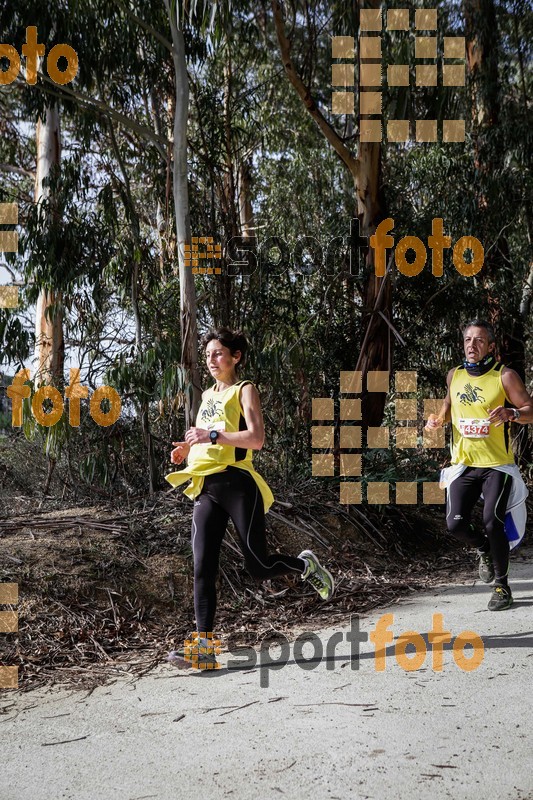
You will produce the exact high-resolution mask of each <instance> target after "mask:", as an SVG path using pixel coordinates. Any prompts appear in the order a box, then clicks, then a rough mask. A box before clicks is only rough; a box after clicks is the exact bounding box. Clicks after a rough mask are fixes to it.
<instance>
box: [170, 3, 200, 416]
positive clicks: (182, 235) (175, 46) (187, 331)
mask: <svg viewBox="0 0 533 800" xmlns="http://www.w3.org/2000/svg"><path fill="white" fill-rule="evenodd" d="M165 7H166V10H167V14H168V19H169V24H170V30H171V33H172V59H173V62H174V76H175V81H176V105H175V108H174V134H173V138H174V141H173V153H172V155H173V163H172V174H173V196H174V213H175V217H176V237H177V249H178V269H179V281H180V311H181V314H180V329H181V363H182V367H183V368H184V370H185V374H186V376H187V380H188V383H189V387H190V389H189V393H188V395H187V394H186V396H185V425H186V427H187V428H189V427H191V425H194V421H195V419H196V414H197V412H198V409H199V407H200V401H201V386H200V370H199V368H198V327H197V308H196V291H195V286H194V277H193V274H192V270H191V267H189V266H187V267H186V266H185V249H184V245H185V244H188V245H190V244H191V218H190V213H189V187H188V183H187V121H188V115H189V79H188V75H187V62H186V58H185V41H184V39H183V32H182V31H181V30H180V28H179V20H178V11H177V6H176V11H175V14H174V13H173V11H172V10H171V6H170V2H169V0H165Z"/></svg>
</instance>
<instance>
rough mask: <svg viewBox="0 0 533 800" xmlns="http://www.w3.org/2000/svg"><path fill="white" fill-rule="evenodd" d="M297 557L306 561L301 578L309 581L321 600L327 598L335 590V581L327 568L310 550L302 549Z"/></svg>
mask: <svg viewBox="0 0 533 800" xmlns="http://www.w3.org/2000/svg"><path fill="white" fill-rule="evenodd" d="M298 558H301V559H303V560H304V561H306V562H307V567H306V568H305V570H304V571H303V572H302V580H303V581H309V583H310V584H311V586H312V587H313V589H315V591H317V592H318V594H319V595H320V597H321V598H322V600H329V599H330V597H331V596H332V594H333V592H334V590H335V582H334V580H333V576H332V574H331V572H330V571H329V570H327V569H326V568H325V567H323V566H322V564H321V563H320V561H319V560H318V558H317V557H316V556H315V554H314V553H313V551H312V550H303V551H302V552H301V553H300V555H299V556H298Z"/></svg>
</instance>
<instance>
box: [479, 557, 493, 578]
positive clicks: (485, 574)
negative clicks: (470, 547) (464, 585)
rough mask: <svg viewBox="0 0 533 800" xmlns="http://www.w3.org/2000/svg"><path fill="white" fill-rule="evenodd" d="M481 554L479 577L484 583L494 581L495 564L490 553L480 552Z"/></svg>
mask: <svg viewBox="0 0 533 800" xmlns="http://www.w3.org/2000/svg"><path fill="white" fill-rule="evenodd" d="M478 556H479V577H480V579H481V580H482V581H483V583H492V581H493V580H494V564H493V562H492V556H491V554H490V553H480V552H478Z"/></svg>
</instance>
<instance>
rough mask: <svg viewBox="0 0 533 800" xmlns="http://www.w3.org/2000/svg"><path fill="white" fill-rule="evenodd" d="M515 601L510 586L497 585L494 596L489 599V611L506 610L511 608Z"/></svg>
mask: <svg viewBox="0 0 533 800" xmlns="http://www.w3.org/2000/svg"><path fill="white" fill-rule="evenodd" d="M512 603H513V595H512V594H511V590H510V589H509V587H508V586H495V587H494V591H493V593H492V597H491V598H490V600H489V605H488V609H489V611H504V609H506V608H510V607H511V605H512Z"/></svg>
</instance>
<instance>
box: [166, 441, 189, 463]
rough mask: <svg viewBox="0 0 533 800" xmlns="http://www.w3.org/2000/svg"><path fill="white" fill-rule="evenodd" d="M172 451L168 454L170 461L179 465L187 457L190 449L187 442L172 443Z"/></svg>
mask: <svg viewBox="0 0 533 800" xmlns="http://www.w3.org/2000/svg"><path fill="white" fill-rule="evenodd" d="M172 444H173V445H174V450H173V451H172V452H171V454H170V460H171V462H172V463H173V464H181V463H182V461H185V459H186V458H187V456H188V455H189V450H190V449H191V448H190V446H189V445H188V444H187V442H172Z"/></svg>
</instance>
